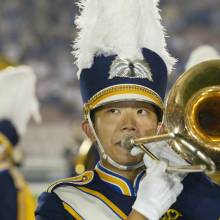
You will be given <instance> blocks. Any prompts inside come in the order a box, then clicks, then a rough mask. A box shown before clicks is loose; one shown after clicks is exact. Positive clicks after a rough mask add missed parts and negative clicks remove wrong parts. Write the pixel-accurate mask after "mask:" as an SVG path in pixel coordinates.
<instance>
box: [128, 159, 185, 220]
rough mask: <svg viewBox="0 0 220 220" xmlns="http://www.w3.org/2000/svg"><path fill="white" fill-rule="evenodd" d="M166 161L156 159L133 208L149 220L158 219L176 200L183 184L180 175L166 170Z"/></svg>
mask: <svg viewBox="0 0 220 220" xmlns="http://www.w3.org/2000/svg"><path fill="white" fill-rule="evenodd" d="M166 168H167V164H166V163H165V162H164V161H155V162H154V163H152V166H151V167H150V168H148V169H147V174H146V176H145V177H144V178H143V180H142V181H141V183H140V187H139V190H138V194H137V199H136V201H135V203H134V205H133V207H132V208H133V209H134V210H136V211H138V212H139V213H141V214H142V215H144V216H145V217H147V218H148V219H149V220H158V219H159V218H160V217H161V216H162V215H163V214H164V213H165V212H166V211H167V210H168V209H169V207H170V206H171V205H172V204H173V203H174V202H175V201H176V198H177V196H178V195H179V194H180V193H181V191H182V189H183V185H182V183H181V179H180V178H179V177H178V176H174V175H169V174H168V173H167V172H166Z"/></svg>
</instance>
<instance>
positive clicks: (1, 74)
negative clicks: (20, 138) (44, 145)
mask: <svg viewBox="0 0 220 220" xmlns="http://www.w3.org/2000/svg"><path fill="white" fill-rule="evenodd" d="M35 89H36V76H35V74H34V72H33V70H32V69H31V68H30V67H28V66H18V67H8V68H6V69H4V70H2V71H0V119H3V118H7V119H10V120H11V121H12V122H13V124H14V125H15V127H16V128H17V131H18V133H19V134H20V135H22V134H24V133H25V131H26V128H27V124H28V121H29V119H30V118H31V117H33V118H34V120H35V121H36V122H40V121H41V115H40V112H39V103H38V100H37V98H36V94H35V93H36V91H35Z"/></svg>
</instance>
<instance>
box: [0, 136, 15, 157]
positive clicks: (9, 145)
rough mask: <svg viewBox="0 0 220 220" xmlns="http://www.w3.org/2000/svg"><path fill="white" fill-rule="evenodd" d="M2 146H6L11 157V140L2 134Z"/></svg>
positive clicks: (0, 138) (0, 137)
mask: <svg viewBox="0 0 220 220" xmlns="http://www.w3.org/2000/svg"><path fill="white" fill-rule="evenodd" d="M0 145H3V146H5V148H6V151H7V152H8V153H9V154H10V155H11V154H12V151H13V146H12V144H11V142H10V141H9V139H8V138H7V137H6V136H5V135H4V134H2V133H0Z"/></svg>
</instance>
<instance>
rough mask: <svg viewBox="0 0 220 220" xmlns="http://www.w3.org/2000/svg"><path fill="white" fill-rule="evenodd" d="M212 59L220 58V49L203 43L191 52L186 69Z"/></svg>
mask: <svg viewBox="0 0 220 220" xmlns="http://www.w3.org/2000/svg"><path fill="white" fill-rule="evenodd" d="M212 59H220V55H219V53H218V51H217V50H216V49H215V48H214V47H212V46H210V45H201V46H199V47H197V48H196V49H194V50H193V51H192V52H191V54H190V56H189V59H188V61H187V63H186V66H185V70H187V69H189V68H190V67H192V66H194V65H196V64H198V63H200V62H203V61H208V60H212Z"/></svg>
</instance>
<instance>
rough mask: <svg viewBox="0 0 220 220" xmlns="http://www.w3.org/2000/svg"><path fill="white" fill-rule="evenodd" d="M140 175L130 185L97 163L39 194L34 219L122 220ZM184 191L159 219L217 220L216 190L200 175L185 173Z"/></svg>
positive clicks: (219, 204) (219, 195) (218, 196)
mask: <svg viewBox="0 0 220 220" xmlns="http://www.w3.org/2000/svg"><path fill="white" fill-rule="evenodd" d="M143 175H144V172H140V173H139V174H138V176H137V177H136V179H135V181H134V184H131V182H130V181H129V180H127V179H125V178H124V177H122V176H120V175H119V174H117V173H114V172H112V171H110V170H108V169H106V168H105V167H104V166H103V165H101V164H100V163H98V165H97V166H96V168H95V170H94V171H87V172H85V173H84V174H82V175H80V176H77V177H73V178H68V179H65V180H61V181H58V182H56V183H54V184H52V185H51V186H50V187H49V189H48V192H44V193H43V194H41V196H40V198H39V204H38V208H37V210H36V216H37V220H64V219H65V220H73V219H77V220H80V219H91V220H99V219H102V220H105V219H106V220H107V219H112V220H113V219H126V217H127V216H128V215H129V213H130V212H131V209H132V205H133V203H134V201H135V199H136V193H137V190H138V187H139V183H140V181H141V178H142V177H143ZM183 185H184V190H183V192H182V193H181V194H180V196H179V197H178V198H177V201H176V203H174V204H173V205H172V206H171V207H170V209H169V210H168V211H167V212H166V213H165V215H164V216H163V217H162V218H161V219H162V220H168V219H169V220H174V219H178V220H219V218H220V187H219V186H217V185H216V184H214V183H212V182H210V180H209V179H208V178H207V177H206V176H205V175H203V174H198V173H197V174H189V175H188V176H187V177H186V178H185V179H184V181H183Z"/></svg>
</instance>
